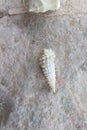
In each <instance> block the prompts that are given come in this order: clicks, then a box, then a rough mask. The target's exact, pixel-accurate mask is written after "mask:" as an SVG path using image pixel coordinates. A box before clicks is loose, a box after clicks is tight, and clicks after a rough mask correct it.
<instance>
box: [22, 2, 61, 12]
mask: <svg viewBox="0 0 87 130" xmlns="http://www.w3.org/2000/svg"><path fill="white" fill-rule="evenodd" d="M22 3H23V5H24V6H25V8H26V9H27V10H28V11H29V12H35V13H39V12H46V11H49V10H58V9H59V7H60V0H22Z"/></svg>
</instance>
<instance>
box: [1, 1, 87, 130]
mask: <svg viewBox="0 0 87 130" xmlns="http://www.w3.org/2000/svg"><path fill="white" fill-rule="evenodd" d="M20 1H21V0H20ZM20 1H19V0H17V1H16V0H15V1H11V0H0V84H1V85H0V88H1V89H2V90H3V91H5V92H7V93H8V95H9V96H10V97H11V98H12V99H13V102H14V110H13V112H11V114H10V116H9V118H8V120H7V123H6V126H5V127H6V130H87V1H86V0H68V1H64V2H63V4H62V6H61V8H60V9H59V11H56V12H52V13H48V14H43V15H42V14H39V15H36V14H22V15H12V16H8V14H7V11H8V10H9V9H10V8H18V7H22V5H21V2H20ZM44 47H47V48H52V49H53V50H54V51H55V54H56V57H57V59H56V70H57V72H56V73H57V78H56V79H57V84H56V93H55V94H53V93H52V92H49V91H48V89H47V83H46V81H45V78H44V76H43V74H42V71H41V69H40V67H39V64H38V57H39V55H40V53H41V51H42V49H43V48H44Z"/></svg>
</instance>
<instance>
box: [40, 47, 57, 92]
mask: <svg viewBox="0 0 87 130" xmlns="http://www.w3.org/2000/svg"><path fill="white" fill-rule="evenodd" d="M39 61H40V62H39V64H40V66H41V68H42V71H43V73H44V75H45V78H46V79H47V82H48V84H49V86H50V87H51V89H52V91H53V92H54V93H55V88H56V73H55V53H54V52H53V50H52V49H44V50H43V52H42V55H41V57H40V59H39Z"/></svg>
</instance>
